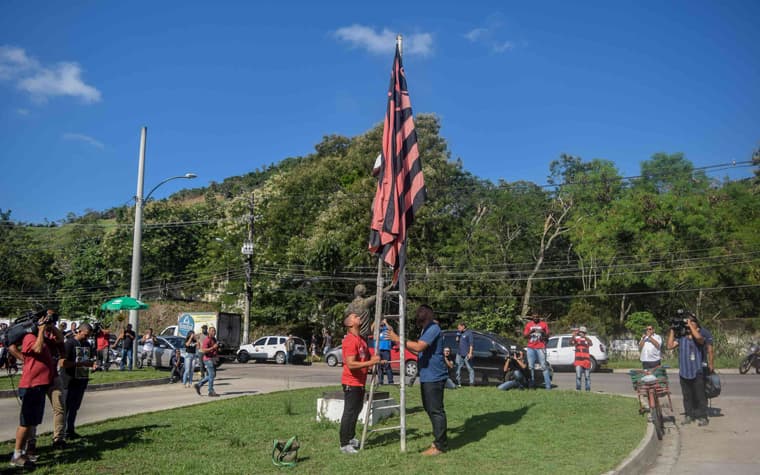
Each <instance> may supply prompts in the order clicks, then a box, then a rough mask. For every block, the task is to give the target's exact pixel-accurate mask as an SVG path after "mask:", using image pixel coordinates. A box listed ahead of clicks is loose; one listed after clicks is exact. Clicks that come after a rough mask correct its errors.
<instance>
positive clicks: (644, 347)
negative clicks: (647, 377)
mask: <svg viewBox="0 0 760 475" xmlns="http://www.w3.org/2000/svg"><path fill="white" fill-rule="evenodd" d="M661 348H662V337H661V336H660V335H658V334H657V333H655V332H654V327H652V326H651V325H649V326H648V327H647V330H646V332H645V333H644V335H643V336H642V337H641V340H639V351H640V352H641V354H640V356H639V360H641V366H642V367H643V368H644V369H652V368H654V367H656V366H660V363H661V362H662V356H661V353H660V349H661Z"/></svg>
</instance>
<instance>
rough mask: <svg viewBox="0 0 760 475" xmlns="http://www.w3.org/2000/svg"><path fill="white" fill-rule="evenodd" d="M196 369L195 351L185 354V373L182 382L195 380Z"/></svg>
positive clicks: (186, 382)
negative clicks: (194, 371) (194, 372)
mask: <svg viewBox="0 0 760 475" xmlns="http://www.w3.org/2000/svg"><path fill="white" fill-rule="evenodd" d="M194 369H195V353H187V354H186V355H185V374H183V375H182V384H190V383H192V382H193V370H194Z"/></svg>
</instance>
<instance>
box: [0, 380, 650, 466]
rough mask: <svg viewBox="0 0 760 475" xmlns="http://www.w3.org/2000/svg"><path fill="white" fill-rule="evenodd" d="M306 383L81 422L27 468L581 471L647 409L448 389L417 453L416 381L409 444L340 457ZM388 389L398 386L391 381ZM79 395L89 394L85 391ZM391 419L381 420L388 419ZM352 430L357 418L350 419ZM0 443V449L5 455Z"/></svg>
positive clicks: (614, 455)
mask: <svg viewBox="0 0 760 475" xmlns="http://www.w3.org/2000/svg"><path fill="white" fill-rule="evenodd" d="M336 389H338V388H316V389H302V390H293V391H283V392H278V393H270V394H262V395H255V396H245V397H240V398H236V399H229V400H221V401H214V402H211V403H208V404H200V405H196V406H192V407H185V408H180V409H176V410H169V411H163V412H158V413H151V414H144V415H137V416H130V417H125V418H120V419H113V420H110V421H107V422H103V423H98V424H91V425H86V426H81V427H78V428H77V431H78V432H79V433H80V434H82V435H83V436H84V438H83V439H82V440H81V441H79V442H78V443H77V444H76V445H72V446H70V447H69V448H67V449H66V450H64V451H60V452H51V451H50V448H49V443H50V442H49V438H48V437H40V439H39V443H40V460H39V463H38V468H37V470H36V472H35V473H43V474H44V473H109V474H114V473H141V474H149V473H156V474H167V473H177V474H186V473H215V474H221V473H230V474H242V473H256V474H260V473H285V472H288V471H290V472H291V473H314V474H322V473H336V474H338V473H364V472H367V471H370V472H371V471H374V470H382V471H383V472H384V473H409V474H423V473H430V474H433V473H435V474H445V473H452V474H460V473H462V471H463V470H464V471H465V472H468V473H478V474H482V473H559V472H564V473H589V474H598V473H602V472H605V471H607V470H610V469H612V468H613V467H615V466H616V465H617V464H618V463H619V462H620V461H622V460H623V459H624V458H625V457H626V456H627V455H628V454H629V453H630V452H631V451H632V450H633V449H634V448H635V447H636V446H637V445H638V444H639V442H640V441H641V438H642V437H643V436H644V433H645V429H646V418H645V417H642V416H639V415H638V403H637V402H636V400H635V399H632V398H625V397H621V396H610V395H601V394H593V393H585V392H583V393H577V392H575V391H560V390H553V391H551V392H546V391H544V390H535V391H509V392H501V391H498V390H496V389H495V388H493V387H490V388H482V387H475V388H464V389H459V390H455V391H446V397H445V398H446V399H445V404H446V412H447V415H448V436H449V444H450V450H449V452H448V453H446V454H444V455H442V456H439V457H433V458H426V457H422V456H421V455H419V452H420V451H421V450H424V449H426V448H427V447H429V446H430V443H431V442H432V435H431V427H430V421H429V419H428V418H427V414H425V412H424V411H423V409H422V407H421V403H420V397H419V389H418V387H413V388H410V390H409V391H408V394H407V407H408V412H407V414H408V415H407V452H406V453H403V454H402V453H400V452H399V443H398V433H397V432H395V431H388V432H381V433H378V434H374V435H372V436H370V438H369V439H368V444H367V447H366V448H365V450H364V451H363V452H362V453H360V454H358V455H344V454H341V453H340V452H339V449H338V424H337V423H327V422H316V420H315V415H316V399H317V397H319V396H320V395H321V394H322V392H323V391H326V390H336ZM391 393H392V395H394V397H397V396H398V390H397V389H391ZM85 404H87V401H86V400H85ZM397 423H398V419H397V418H393V419H390V420H388V421H386V422H385V424H393V425H395V424H397ZM357 430H358V434H357V435H358V436H360V434H361V432H360V431H361V424H359V425H358V427H357ZM292 435H298V438H299V440H300V442H301V446H302V448H301V450H300V451H299V459H300V461H299V463H298V466H297V467H296V468H291V469H280V468H277V467H275V466H273V465H272V462H271V449H272V439H275V438H279V439H285V438H288V437H290V436H292ZM11 449H12V445H11V444H10V443H5V444H2V447H1V448H0V454H1V455H0V457H2V456H8V458H9V454H10V451H11Z"/></svg>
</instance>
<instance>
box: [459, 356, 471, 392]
mask: <svg viewBox="0 0 760 475" xmlns="http://www.w3.org/2000/svg"><path fill="white" fill-rule="evenodd" d="M456 365H457V384H458V385H460V386H461V385H462V366H466V367H467V372H468V373H469V374H470V386H475V370H473V369H472V365H471V364H470V360H468V359H467V358H465V357H464V356H462V355H460V354H459V353H457V357H456Z"/></svg>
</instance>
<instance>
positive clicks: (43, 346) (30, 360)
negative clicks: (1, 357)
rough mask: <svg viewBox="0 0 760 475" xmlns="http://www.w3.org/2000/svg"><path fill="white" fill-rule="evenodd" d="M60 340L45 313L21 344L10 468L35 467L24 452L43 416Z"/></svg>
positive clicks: (58, 333) (48, 316)
mask: <svg viewBox="0 0 760 475" xmlns="http://www.w3.org/2000/svg"><path fill="white" fill-rule="evenodd" d="M46 332H50V334H52V335H54V338H55V340H51V339H49V338H46V337H45V333H46ZM60 336H61V333H60V332H59V331H56V332H54V333H53V323H52V318H51V316H50V315H49V314H48V313H46V314H45V315H43V316H42V317H40V318H39V320H37V328H36V332H35V333H28V334H27V335H25V336H24V338H23V339H22V340H21V354H22V355H23V356H24V366H23V374H22V375H21V380H20V381H19V383H18V388H19V391H18V392H19V397H20V398H21V415H20V417H19V425H18V428H17V429H16V446H15V448H14V451H13V456H12V457H11V466H14V467H30V466H33V465H34V460H32V459H31V456H27V454H26V453H25V449H26V448H27V443H28V442H29V440H30V439H31V438H32V437H33V436H34V433H35V430H36V428H37V426H38V425H39V424H40V423H41V422H42V417H43V415H44V413H45V397H46V396H47V390H48V387H49V386H50V385H51V384H52V383H53V377H54V375H55V363H54V362H53V357H52V355H51V351H50V348H51V346H53V345H56V344H60V343H62V342H63V339H62V338H60ZM59 339H60V340H59ZM35 458H36V457H35Z"/></svg>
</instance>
